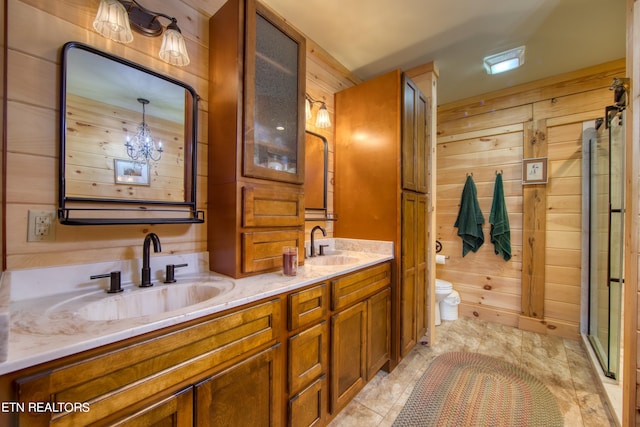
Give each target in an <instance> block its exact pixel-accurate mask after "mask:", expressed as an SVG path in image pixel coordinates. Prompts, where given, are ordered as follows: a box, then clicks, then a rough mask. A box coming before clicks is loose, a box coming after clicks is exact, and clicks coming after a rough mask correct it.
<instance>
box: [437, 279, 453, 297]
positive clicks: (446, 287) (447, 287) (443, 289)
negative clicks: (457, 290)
mask: <svg viewBox="0 0 640 427" xmlns="http://www.w3.org/2000/svg"><path fill="white" fill-rule="evenodd" d="M452 290H453V284H452V283H451V282H447V281H446V280H442V279H436V293H437V294H440V293H442V294H444V293H448V294H449V293H451V291H452Z"/></svg>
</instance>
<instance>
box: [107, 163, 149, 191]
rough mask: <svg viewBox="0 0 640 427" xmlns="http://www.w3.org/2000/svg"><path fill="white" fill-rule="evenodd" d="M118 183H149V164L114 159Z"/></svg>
mask: <svg viewBox="0 0 640 427" xmlns="http://www.w3.org/2000/svg"><path fill="white" fill-rule="evenodd" d="M113 170H114V171H115V181H116V184H127V185H149V164H148V163H146V162H145V163H138V162H134V161H132V160H122V159H113Z"/></svg>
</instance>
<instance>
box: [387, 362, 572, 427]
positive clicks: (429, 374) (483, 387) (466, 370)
mask: <svg viewBox="0 0 640 427" xmlns="http://www.w3.org/2000/svg"><path fill="white" fill-rule="evenodd" d="M393 425H394V426H396V427H400V426H412V427H418V426H421V427H422V426H425V427H426V426H451V427H454V426H455V427H461V426H496V427H497V426H505V427H516V426H540V427H553V426H558V427H561V426H563V425H564V422H563V417H562V414H561V413H560V409H559V407H558V402H557V401H556V399H555V397H554V396H553V395H552V394H551V392H550V391H549V390H548V389H547V388H546V387H545V386H544V385H543V384H542V383H541V382H540V381H538V380H537V379H535V378H534V377H532V376H531V375H530V374H528V373H527V372H525V371H524V370H522V369H520V368H518V367H517V366H514V365H512V364H510V363H507V362H503V361H502V360H499V359H496V358H493V357H489V356H484V355H482V354H476V353H462V352H459V353H445V354H442V355H440V356H438V357H436V358H435V359H434V360H433V361H432V362H431V364H430V365H429V367H428V368H427V370H426V371H425V373H424V374H423V376H422V378H420V380H418V382H417V383H416V385H415V387H414V389H413V392H412V393H411V396H410V397H409V400H408V401H407V403H406V404H405V406H404V408H403V409H402V411H401V412H400V414H399V415H398V418H397V419H396V420H395V422H394V424H393Z"/></svg>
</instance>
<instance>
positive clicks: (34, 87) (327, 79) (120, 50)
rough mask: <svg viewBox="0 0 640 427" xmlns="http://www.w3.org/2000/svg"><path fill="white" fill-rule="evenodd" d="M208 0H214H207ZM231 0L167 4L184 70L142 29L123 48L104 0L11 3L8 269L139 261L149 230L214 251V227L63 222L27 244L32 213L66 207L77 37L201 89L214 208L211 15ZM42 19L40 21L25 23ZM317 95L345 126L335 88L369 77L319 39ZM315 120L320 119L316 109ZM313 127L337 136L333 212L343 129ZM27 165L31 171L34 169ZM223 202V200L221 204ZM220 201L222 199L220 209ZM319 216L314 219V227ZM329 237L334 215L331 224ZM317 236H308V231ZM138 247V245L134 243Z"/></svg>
mask: <svg viewBox="0 0 640 427" xmlns="http://www.w3.org/2000/svg"><path fill="white" fill-rule="evenodd" d="M205 3H206V4H205ZM224 3H225V1H224V0H213V1H207V2H204V1H200V0H185V1H182V2H168V3H167V4H166V5H164V4H163V8H162V10H163V12H166V13H169V14H171V15H173V16H176V17H177V19H178V22H179V25H180V29H181V30H182V33H183V34H184V36H185V38H186V39H187V49H188V50H189V56H190V58H191V64H190V65H188V66H187V67H183V68H181V67H174V66H170V65H168V64H166V63H164V62H162V61H161V60H160V59H159V58H158V57H157V55H156V52H157V51H158V50H159V48H160V45H159V43H160V42H161V39H160V38H159V37H158V38H148V37H142V36H140V35H134V41H133V42H132V43H130V44H127V45H123V44H119V43H114V42H111V41H109V40H107V39H105V38H103V37H101V36H99V35H98V34H97V33H95V32H94V31H93V28H92V22H93V19H94V17H95V13H96V11H97V8H98V4H99V0H59V1H55V2H51V1H49V0H7V4H8V11H9V16H8V22H9V24H8V34H9V37H8V39H9V40H8V41H9V43H8V52H7V58H8V66H9V68H8V73H7V79H8V81H7V87H8V92H7V98H8V99H7V101H8V103H7V111H6V113H7V127H6V131H7V141H6V142H7V151H8V154H7V191H6V196H7V206H6V208H7V214H6V221H7V224H10V226H9V227H7V233H8V234H7V236H6V241H7V250H6V259H7V268H8V269H22V268H37V267H45V266H55V265H66V264H76V263H88V262H101V261H104V260H121V259H134V258H138V257H140V255H141V246H142V240H143V239H144V236H145V235H146V233H148V232H149V231H151V230H153V231H154V232H156V233H157V234H158V235H159V236H160V237H161V239H162V242H163V244H164V245H163V246H164V250H165V252H169V251H170V252H172V253H191V252H202V251H206V250H207V235H206V230H207V224H206V223H205V224H201V225H187V226H183V225H177V226H176V225H154V226H152V227H150V226H147V225H142V226H137V225H131V226H118V227H114V226H110V227H91V229H90V230H89V229H87V228H84V227H82V229H80V228H78V227H71V226H61V225H57V229H56V240H55V241H54V242H38V243H35V244H34V243H28V242H27V241H26V230H27V211H28V210H29V209H38V210H55V209H57V162H58V159H57V155H58V154H57V153H58V143H59V140H58V127H59V125H58V121H59V116H58V104H59V80H58V79H59V76H60V50H61V48H62V45H63V44H64V43H66V42H67V41H70V40H74V41H79V42H83V43H86V44H89V45H91V46H94V47H96V48H98V49H101V50H104V51H107V52H109V53H112V54H114V55H118V56H121V57H123V58H125V59H128V60H131V61H134V62H136V63H139V64H141V65H143V66H145V67H148V68H151V69H153V70H154V71H157V72H159V73H162V74H164V75H167V76H170V77H172V78H175V79H178V80H180V81H183V82H185V83H187V84H188V85H190V86H192V87H194V88H195V90H196V92H197V93H198V94H199V95H200V97H201V99H200V102H199V114H198V135H197V140H198V180H197V185H198V194H197V198H198V199H197V201H198V206H197V207H198V209H201V210H205V211H206V210H208V208H209V200H208V199H207V187H208V186H207V180H208V178H207V157H208V154H207V153H208V147H207V141H208V123H207V116H208V109H209V100H208V99H207V97H208V87H209V80H208V79H209V77H208V74H209V72H208V58H209V54H208V49H209V31H208V22H209V17H210V16H212V15H213V14H214V13H215V12H216V11H217V10H218V9H219V8H220V7H221V6H222V5H223V4H224ZM29 22H31V23H32V22H37V23H38V25H29V24H25V23H29ZM306 53H307V92H308V93H310V94H311V96H313V98H315V99H322V100H323V101H325V102H326V105H327V109H328V111H329V114H330V116H331V120H332V122H333V123H335V117H334V100H333V94H334V93H336V92H338V91H340V90H342V89H345V88H347V87H350V86H353V85H354V84H355V83H358V82H359V79H358V78H357V77H356V76H355V75H354V74H352V73H350V72H349V71H348V70H346V69H345V68H344V67H343V66H342V65H341V64H339V63H338V62H337V61H336V60H335V59H333V58H332V57H331V56H330V55H328V54H327V53H326V52H325V51H324V50H323V49H322V48H320V47H319V46H317V45H316V44H315V43H314V42H313V41H312V40H308V43H307V52H306ZM314 118H315V116H314ZM313 122H314V119H311V120H309V121H308V122H307V128H308V129H310V130H313V131H316V132H318V133H320V134H322V135H324V136H325V137H326V138H327V139H328V141H329V152H330V162H329V198H328V203H329V210H330V211H333V173H334V167H333V156H334V153H335V139H334V133H333V128H328V129H316V128H315V127H314V126H313ZM25 171H29V172H28V173H25ZM212 204H213V206H216V205H215V203H212ZM216 207H217V206H216ZM316 224H317V223H312V222H309V223H306V224H305V225H306V228H307V231H309V230H310V229H311V227H313V225H316ZM321 224H322V225H324V226H325V228H326V229H327V232H328V235H329V236H331V235H332V234H333V222H324V221H323V222H321ZM307 235H308V234H307ZM132 247H133V250H132V249H131V248H132Z"/></svg>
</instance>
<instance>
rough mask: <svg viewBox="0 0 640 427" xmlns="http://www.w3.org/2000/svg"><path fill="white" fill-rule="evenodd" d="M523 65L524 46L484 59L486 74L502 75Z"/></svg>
mask: <svg viewBox="0 0 640 427" xmlns="http://www.w3.org/2000/svg"><path fill="white" fill-rule="evenodd" d="M522 64H524V46H520V47H516V48H514V49H509V50H507V51H504V52H500V53H496V54H495V55H489V56H485V57H484V68H486V69H487V73H488V74H498V73H504V72H505V71H509V70H513V69H514V68H518V67H519V66H521V65H522Z"/></svg>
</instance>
